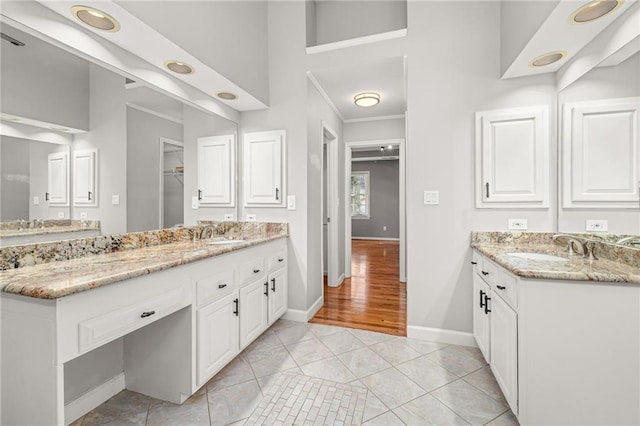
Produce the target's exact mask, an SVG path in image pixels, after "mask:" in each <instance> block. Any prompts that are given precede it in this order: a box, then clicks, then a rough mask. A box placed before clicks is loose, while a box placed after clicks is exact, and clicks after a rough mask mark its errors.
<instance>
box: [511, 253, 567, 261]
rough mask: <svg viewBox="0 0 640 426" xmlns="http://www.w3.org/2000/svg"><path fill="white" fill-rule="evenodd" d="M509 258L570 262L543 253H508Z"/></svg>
mask: <svg viewBox="0 0 640 426" xmlns="http://www.w3.org/2000/svg"><path fill="white" fill-rule="evenodd" d="M507 256H511V257H519V258H520V259H527V260H543V261H547V262H566V261H568V260H569V259H565V258H564V257H560V256H554V255H551V254H542V253H507Z"/></svg>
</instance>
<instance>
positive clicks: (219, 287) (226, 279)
mask: <svg viewBox="0 0 640 426" xmlns="http://www.w3.org/2000/svg"><path fill="white" fill-rule="evenodd" d="M220 266H222V265H220ZM235 289H236V280H235V271H234V270H233V269H229V270H226V271H220V272H219V273H217V274H211V275H208V276H206V277H202V278H199V279H198V280H197V281H196V297H197V301H198V307H199V308H200V307H203V306H205V305H208V304H209V303H211V302H215V301H217V300H220V299H221V298H223V297H225V296H226V295H228V294H231V293H233V292H234V291H235Z"/></svg>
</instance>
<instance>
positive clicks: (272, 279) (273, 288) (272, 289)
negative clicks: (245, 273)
mask: <svg viewBox="0 0 640 426" xmlns="http://www.w3.org/2000/svg"><path fill="white" fill-rule="evenodd" d="M271 291H272V292H274V293H275V292H276V279H275V278H271Z"/></svg>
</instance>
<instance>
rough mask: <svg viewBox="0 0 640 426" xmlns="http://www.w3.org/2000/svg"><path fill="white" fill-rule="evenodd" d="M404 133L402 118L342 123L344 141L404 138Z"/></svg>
mask: <svg viewBox="0 0 640 426" xmlns="http://www.w3.org/2000/svg"><path fill="white" fill-rule="evenodd" d="M404 133H405V125H404V118H394V119H389V120H375V121H358V122H355V123H344V140H345V141H346V142H358V141H370V140H378V139H404V136H405V135H404Z"/></svg>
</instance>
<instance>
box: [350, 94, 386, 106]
mask: <svg viewBox="0 0 640 426" xmlns="http://www.w3.org/2000/svg"><path fill="white" fill-rule="evenodd" d="M353 102H354V103H355V104H356V105H357V106H359V107H363V108H367V107H372V106H374V105H378V104H379V103H380V94H378V93H375V92H363V93H358V94H357V95H355V96H354V97H353Z"/></svg>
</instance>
